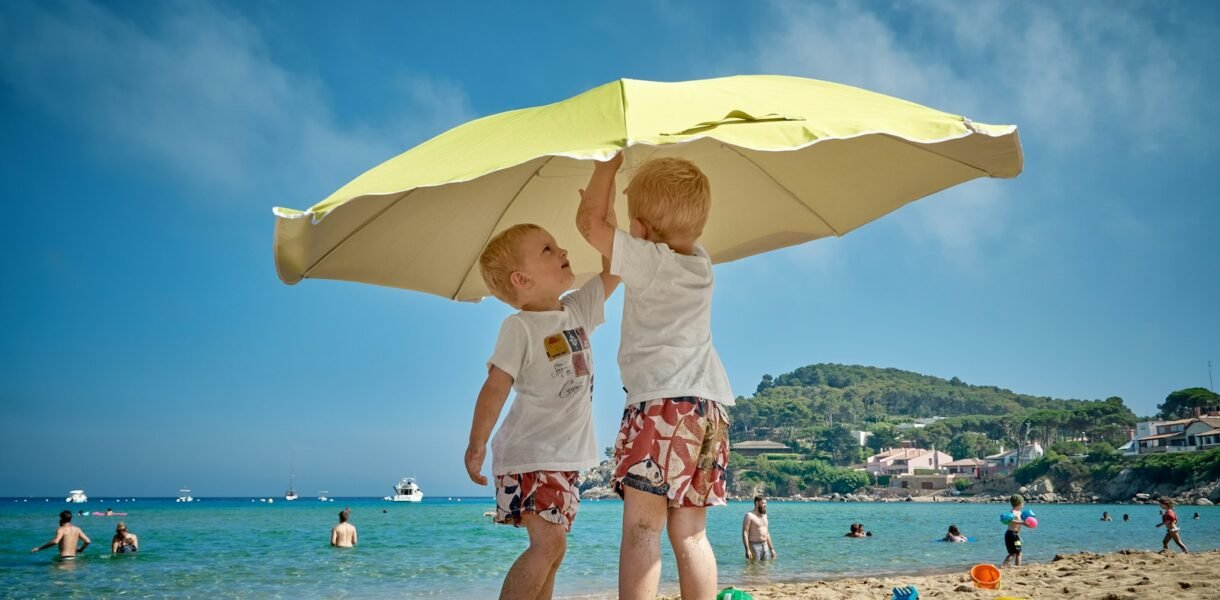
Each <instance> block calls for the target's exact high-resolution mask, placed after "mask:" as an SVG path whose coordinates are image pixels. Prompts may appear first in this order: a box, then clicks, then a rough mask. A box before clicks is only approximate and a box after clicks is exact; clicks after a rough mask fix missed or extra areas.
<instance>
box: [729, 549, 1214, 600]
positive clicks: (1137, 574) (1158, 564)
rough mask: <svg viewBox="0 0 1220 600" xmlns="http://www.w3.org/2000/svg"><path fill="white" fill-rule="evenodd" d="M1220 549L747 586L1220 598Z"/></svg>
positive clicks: (778, 595) (768, 590) (767, 593)
mask: <svg viewBox="0 0 1220 600" xmlns="http://www.w3.org/2000/svg"><path fill="white" fill-rule="evenodd" d="M1218 560H1220V551H1211V552H1198V553H1193V554H1179V553H1176V552H1175V553H1173V554H1161V553H1156V552H1148V551H1143V550H1121V551H1119V552H1113V553H1110V554H1093V553H1091V552H1081V553H1079V554H1066V555H1060V556H1056V557H1055V560H1053V561H1052V562H1049V563H1038V564H1026V565H1024V566H1021V567H1009V568H1008V569H1004V570H1003V572H1002V574H1001V577H1002V578H1001V585H1000V589H999V590H983V589H977V588H975V587H974V586H973V585H972V583H971V581H970V575H969V572H968V569H965V568H963V569H962V570H961V572H960V573H950V574H942V575H919V576H893V577H878V578H871V577H870V578H865V579H840V580H829V581H818V582H812V583H779V584H772V585H767V586H761V587H755V586H748V585H747V586H740V587H739V589H744V590H746V591H748V592H750V593H751V594H752V595H753V596H754V598H756V599H757V600H797V599H801V600H866V599H867V600H879V599H886V600H888V599H889V598H890V597H891V594H890V590H891V589H892V588H894V587H897V586H905V585H914V586H915V587H917V588H918V590H919V597H920V598H961V599H966V598H980V599H991V598H1004V597H1011V598H1024V599H1028V600H1046V599H1056V598H1063V599H1068V598H1071V599H1087V600H1136V599H1141V598H1153V597H1166V598H1175V599H1180V600H1185V599H1198V600H1203V599H1208V600H1214V599H1215V598H1220V577H1217V575H1220V566H1217V564H1218V563H1217V561H1218Z"/></svg>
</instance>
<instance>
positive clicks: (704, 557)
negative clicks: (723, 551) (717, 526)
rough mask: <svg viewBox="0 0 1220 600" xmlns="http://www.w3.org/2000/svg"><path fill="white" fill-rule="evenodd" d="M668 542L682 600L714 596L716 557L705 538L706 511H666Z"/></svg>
mask: <svg viewBox="0 0 1220 600" xmlns="http://www.w3.org/2000/svg"><path fill="white" fill-rule="evenodd" d="M667 527H668V529H669V543H670V545H672V546H673V548H674V558H676V559H677V562H678V585H679V586H680V587H681V588H682V597H683V598H689V599H691V600H700V599H703V598H709V599H710V598H715V597H716V555H715V554H714V553H713V552H712V544H711V542H709V541H708V539H707V508H705V507H702V506H699V507H694V506H689V507H683V508H671V509H669V522H668V524H667Z"/></svg>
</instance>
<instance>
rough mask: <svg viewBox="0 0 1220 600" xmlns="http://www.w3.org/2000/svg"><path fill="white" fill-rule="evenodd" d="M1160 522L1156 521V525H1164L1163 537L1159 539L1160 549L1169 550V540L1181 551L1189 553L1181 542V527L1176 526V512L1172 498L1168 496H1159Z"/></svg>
mask: <svg viewBox="0 0 1220 600" xmlns="http://www.w3.org/2000/svg"><path fill="white" fill-rule="evenodd" d="M1159 502H1160V504H1161V522H1160V523H1157V524H1156V526H1157V527H1161V526H1164V527H1165V537H1164V538H1163V539H1162V540H1161V551H1162V552H1167V551H1169V541H1170V540H1173V543H1175V544H1177V545H1178V547H1179V548H1181V549H1182V552H1186V553H1189V552H1190V550H1187V549H1186V544H1183V543H1182V528H1181V527H1179V526H1178V514H1177V513H1175V512H1173V500H1170V499H1169V498H1161V499H1160V501H1159Z"/></svg>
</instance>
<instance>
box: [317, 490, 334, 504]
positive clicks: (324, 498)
mask: <svg viewBox="0 0 1220 600" xmlns="http://www.w3.org/2000/svg"><path fill="white" fill-rule="evenodd" d="M329 493H330V492H328V491H326V490H322V491H320V492H318V502H334V501H335V499H334V498H331V497H329V496H327V494H329Z"/></svg>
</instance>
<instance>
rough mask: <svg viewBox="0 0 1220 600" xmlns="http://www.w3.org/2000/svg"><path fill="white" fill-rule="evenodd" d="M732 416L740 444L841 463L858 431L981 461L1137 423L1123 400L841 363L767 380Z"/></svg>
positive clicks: (1122, 433)
mask: <svg viewBox="0 0 1220 600" xmlns="http://www.w3.org/2000/svg"><path fill="white" fill-rule="evenodd" d="M730 416H731V418H732V419H733V433H734V435H735V439H736V440H747V439H761V438H768V439H774V440H779V441H785V442H790V443H793V444H794V447H795V448H797V449H800V448H801V447H802V446H808V447H809V448H810V449H811V450H821V451H823V452H825V453H827V454H831V455H834V454H840V452H838V451H837V450H840V449H841V450H843V451H846V450H847V448H846V440H845V439H843V438H844V437H845V436H848V437H849V436H850V433H849V431H848V429H849V428H850V429H862V430H866V431H870V432H872V433H873V434H874V436H873V438H872V439H871V440H870V445H872V446H874V447H884V446H889V445H893V444H894V443H895V442H896V441H898V440H899V439H906V440H910V441H914V442H916V443H919V444H921V445H925V446H927V445H933V444H935V445H936V446H937V447H940V448H948V446H949V444H950V443H951V442H954V446H956V448H955V449H956V450H958V452H957V453H954V456H955V457H957V458H964V457H965V456H959V454H968V455H971V456H982V455H984V454H986V453H987V452H989V451H994V450H995V449H996V447H997V446H998V445H999V444H1007V445H1009V447H1011V445H1012V444H1015V443H1016V442H1017V441H1018V440H1039V441H1041V442H1042V443H1043V445H1045V446H1050V445H1051V444H1053V443H1056V442H1065V441H1072V440H1083V439H1087V440H1089V441H1106V442H1109V443H1112V444H1121V443H1124V442H1126V440H1127V431H1128V429H1130V428H1131V427H1133V426H1134V424H1135V420H1136V419H1135V414H1134V413H1132V412H1131V410H1130V409H1128V408H1127V407H1126V406H1125V405H1124V404H1123V401H1122V399H1121V398H1117V397H1111V398H1107V399H1106V400H1063V399H1056V398H1048V397H1044V396H1030V395H1027V394H1019V393H1016V392H1013V391H1010V390H1006V389H1001V388H998V387H995V386H979V385H970V384H967V383H965V382H963V381H961V380H960V379H958V378H956V377H954V378H952V379H942V378H939V377H933V376H929V375H922V374H919V373H913V372H910V371H902V370H899V369H884V368H878V367H866V366H859V365H837V364H816V365H809V366H805V367H801V368H799V369H796V370H795V371H792V372H791V373H784V374H782V375H779V376H777V377H772V376H770V375H764V376H763V378H762V382H761V383H759V385H758V389H757V391H756V392H755V394H754V395H753V396H752V397H750V398H739V399H738V400H737V406H735V407H733V408H732V409H731V411H730ZM934 416H935V417H946V418H945V419H944V420H940V421H937V422H936V423H933V424H931V425H929V426H927V427H924V428H920V429H909V430H906V431H901V432H899V431H897V430H895V429H894V426H895V425H897V424H899V423H902V422H907V421H911V420H913V419H915V418H926V417H934ZM840 447H842V448H840ZM842 458H843V459H844V460H847V459H848V457H847V456H843V457H842ZM835 462H837V463H838V462H840V461H839V460H835Z"/></svg>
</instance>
